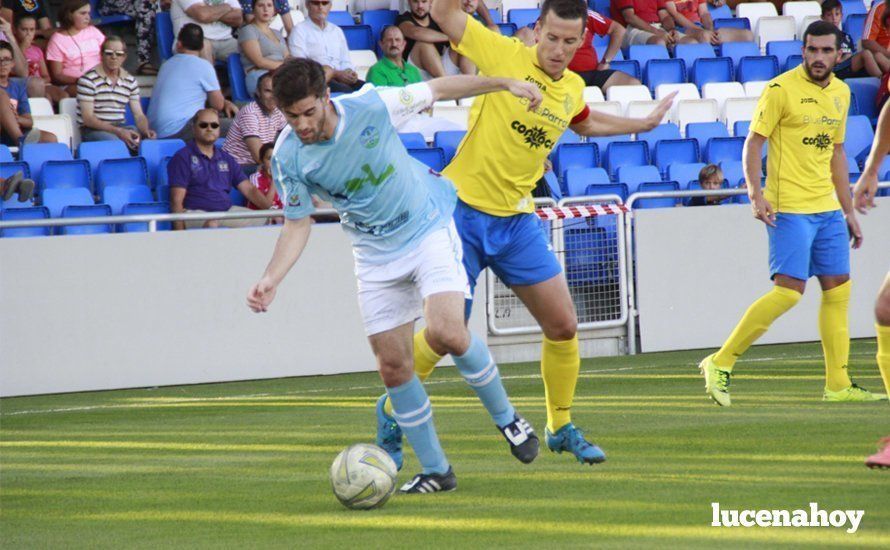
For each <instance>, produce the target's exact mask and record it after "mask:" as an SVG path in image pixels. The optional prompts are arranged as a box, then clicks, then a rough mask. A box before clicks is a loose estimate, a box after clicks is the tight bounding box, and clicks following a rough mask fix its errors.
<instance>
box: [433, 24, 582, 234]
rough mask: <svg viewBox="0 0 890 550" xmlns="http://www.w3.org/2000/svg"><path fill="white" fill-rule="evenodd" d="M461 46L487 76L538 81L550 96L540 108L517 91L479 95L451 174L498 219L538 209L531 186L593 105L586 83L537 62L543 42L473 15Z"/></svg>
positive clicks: (463, 193)
mask: <svg viewBox="0 0 890 550" xmlns="http://www.w3.org/2000/svg"><path fill="white" fill-rule="evenodd" d="M452 48H454V50H455V51H457V52H458V53H460V54H461V55H464V56H466V57H468V58H469V59H471V60H472V61H473V62H474V63H475V64H476V67H478V68H479V72H480V74H482V75H485V76H491V77H504V78H513V79H516V80H524V81H527V82H532V83H534V84H535V85H537V86H538V88H539V89H540V90H541V93H542V95H543V96H544V101H543V102H542V103H541V105H540V106H538V108H537V109H536V110H535V111H529V110H528V101H527V100H526V99H520V98H518V97H516V96H514V95H512V94H511V93H510V92H496V93H491V94H486V95H484V96H479V97H477V98H476V100H475V101H474V102H473V106H472V107H471V109H470V120H469V123H468V126H467V134H466V136H464V139H463V140H462V141H461V143H460V145H459V146H458V148H457V152H456V153H455V156H454V159H453V160H452V161H451V163H450V164H449V165H448V166H447V167H446V168H445V170H444V172H443V173H444V174H445V176H446V177H448V178H449V179H450V180H451V181H452V182H454V184H455V186H457V193H458V196H459V197H460V199H461V200H462V201H464V202H465V203H467V204H469V205H470V206H472V207H473V208H475V209H477V210H481V211H482V212H485V213H487V214H491V215H494V216H512V215H514V214H517V213H523V212H531V211H533V210H534V201H533V200H532V196H531V191H532V189H534V187H535V184H536V183H537V181H538V180H539V179H540V178H541V176H542V175H543V173H544V160H545V159H546V158H547V155H549V154H550V151H551V150H552V149H553V148H554V147H555V146H556V142H557V141H559V137H560V136H561V135H562V133H563V132H564V131H565V129H566V128H568V127H569V124H571V122H572V119H574V118H575V117H576V116H577V115H578V114H580V113H582V112H583V111H584V109H585V108H586V105H585V104H584V101H583V92H584V81H583V80H582V79H581V77H580V76H578V75H577V74H575V73H573V72H571V71H569V70H566V71H565V72H564V73H563V75H562V77H561V78H559V79H558V80H554V79H552V78H550V77H549V76H548V75H547V73H545V72H544V71H543V70H542V69H541V68H540V67H538V65H537V62H538V61H537V47H532V48H529V47H528V46H525V45H524V44H523V43H522V42H520V41H518V40H516V39H513V38H508V37H505V36H502V35H500V34H497V33H495V32H492V31H490V30H488V29H487V28H485V27H484V26H483V25H482V24H481V23H479V22H478V21H476V20H475V19H473V18H472V17H467V27H466V30H465V31H464V35H463V38H462V39H461V41H460V45H459V46H455V45H453V44H452Z"/></svg>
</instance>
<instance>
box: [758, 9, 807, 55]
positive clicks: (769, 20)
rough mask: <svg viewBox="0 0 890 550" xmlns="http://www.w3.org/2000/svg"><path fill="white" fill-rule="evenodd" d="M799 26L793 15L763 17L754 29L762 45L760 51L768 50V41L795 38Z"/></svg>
mask: <svg viewBox="0 0 890 550" xmlns="http://www.w3.org/2000/svg"><path fill="white" fill-rule="evenodd" d="M796 34H797V27H796V26H795V23H794V18H793V17H788V16H785V15H780V16H779V17H761V18H760V21H758V22H757V28H756V29H755V30H754V36H755V37H756V38H757V43H758V44H759V45H760V51H766V43H767V42H772V41H773V40H794V37H795V35H796Z"/></svg>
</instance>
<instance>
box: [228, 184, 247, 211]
mask: <svg viewBox="0 0 890 550" xmlns="http://www.w3.org/2000/svg"><path fill="white" fill-rule="evenodd" d="M229 197H231V199H232V206H247V197H245V196H244V195H243V194H241V191H240V190H239V189H238V188H237V187H232V189H230V190H229Z"/></svg>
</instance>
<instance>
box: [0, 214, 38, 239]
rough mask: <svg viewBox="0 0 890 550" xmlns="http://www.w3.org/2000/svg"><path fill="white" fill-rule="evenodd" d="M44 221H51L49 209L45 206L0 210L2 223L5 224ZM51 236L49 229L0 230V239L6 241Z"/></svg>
mask: <svg viewBox="0 0 890 550" xmlns="http://www.w3.org/2000/svg"><path fill="white" fill-rule="evenodd" d="M44 219H49V209H48V208H47V207H45V206H30V207H25V208H4V209H3V210H0V221H4V222H12V221H19V220H44ZM49 235H50V228H49V227H19V228H16V229H0V237H2V238H4V239H9V238H13V237H45V236H49Z"/></svg>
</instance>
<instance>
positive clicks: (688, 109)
mask: <svg viewBox="0 0 890 550" xmlns="http://www.w3.org/2000/svg"><path fill="white" fill-rule="evenodd" d="M718 114H719V113H718V112H717V101H716V100H714V99H684V100H682V101H680V102H678V103H677V114H676V117H675V118H674V122H675V123H676V124H677V126H679V127H680V131H681V132H683V133H684V135H685V133H686V125H687V124H689V123H690V122H714V121H716V120H717V117H718Z"/></svg>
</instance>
